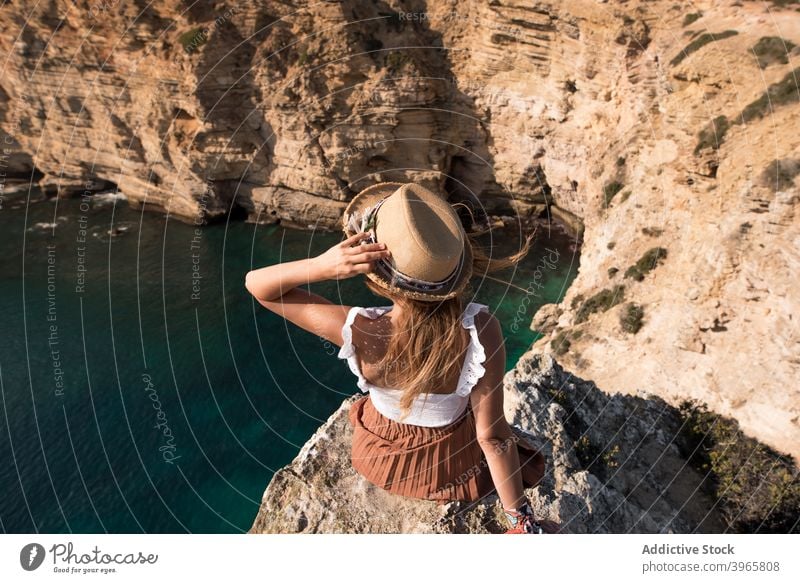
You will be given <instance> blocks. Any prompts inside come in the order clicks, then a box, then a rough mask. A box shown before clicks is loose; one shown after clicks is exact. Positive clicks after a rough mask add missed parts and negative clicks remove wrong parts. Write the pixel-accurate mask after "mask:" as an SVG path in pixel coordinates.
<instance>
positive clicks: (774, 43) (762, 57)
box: [752, 36, 795, 69]
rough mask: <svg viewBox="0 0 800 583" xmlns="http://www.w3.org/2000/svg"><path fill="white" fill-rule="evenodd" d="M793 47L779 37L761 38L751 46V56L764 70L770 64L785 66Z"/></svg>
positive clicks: (792, 44)
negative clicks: (753, 56)
mask: <svg viewBox="0 0 800 583" xmlns="http://www.w3.org/2000/svg"><path fill="white" fill-rule="evenodd" d="M794 47H795V44H794V43H793V42H791V41H788V40H786V39H783V38H781V37H779V36H762V37H761V38H760V39H758V42H757V43H756V44H755V45H753V49H752V51H753V54H754V55H755V56H756V60H757V61H758V66H759V67H761V68H762V69H766V68H767V67H769V66H770V65H772V64H776V63H777V64H779V65H786V64H788V63H789V52H790V51H791V50H792V49H793V48H794Z"/></svg>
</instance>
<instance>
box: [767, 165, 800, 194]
mask: <svg viewBox="0 0 800 583" xmlns="http://www.w3.org/2000/svg"><path fill="white" fill-rule="evenodd" d="M798 174H800V159H797V158H786V159H784V160H773V161H772V162H770V163H769V165H768V166H767V167H766V168H764V171H763V172H762V173H761V176H760V177H759V182H760V184H761V185H762V186H766V187H767V188H771V189H773V190H775V191H777V190H788V189H789V188H791V187H792V185H793V184H794V179H795V176H797V175H798Z"/></svg>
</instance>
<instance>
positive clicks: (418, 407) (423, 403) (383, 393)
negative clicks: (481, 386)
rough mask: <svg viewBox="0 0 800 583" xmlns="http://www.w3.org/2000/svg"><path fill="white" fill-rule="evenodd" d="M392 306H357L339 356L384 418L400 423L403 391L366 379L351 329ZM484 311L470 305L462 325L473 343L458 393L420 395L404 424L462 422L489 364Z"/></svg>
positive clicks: (351, 313)
mask: <svg viewBox="0 0 800 583" xmlns="http://www.w3.org/2000/svg"><path fill="white" fill-rule="evenodd" d="M392 307H393V306H380V307H374V308H373V307H370V308H362V307H359V306H353V307H352V308H350V311H349V312H348V314H347V319H346V320H345V323H344V326H343V327H342V339H343V340H344V343H343V344H342V347H341V349H340V350H339V354H338V355H337V356H338V357H339V358H342V359H347V363H348V364H349V365H350V370H351V371H353V374H355V375H356V376H357V377H358V387H359V388H360V389H361V390H362V391H363V392H365V393H367V392H368V393H369V394H370V398H371V399H372V404H373V406H374V407H375V409H377V410H378V412H379V413H381V414H382V415H383V416H384V417H388V418H389V419H392V420H394V421H400V415H401V412H402V411H401V409H400V398H401V397H402V396H403V390H402V389H386V388H384V387H379V386H376V385H373V384H371V383H370V382H369V381H367V379H365V378H364V375H362V374H361V370H359V368H358V357H357V356H356V352H355V347H354V346H353V331H352V329H351V327H352V325H353V321H354V320H355V318H356V315H357V314H360V315H362V316H366V317H368V318H373V319H375V318H378V317H379V316H381V315H383V314H385V313H386V312H388V311H390V310H391V309H392ZM480 311H483V312H487V313H488V312H489V307H488V306H486V305H484V304H478V303H475V302H470V303H469V305H467V307H466V309H465V310H464V314H463V316H462V318H461V324H462V325H463V326H464V328H466V329H467V330H469V332H470V342H469V346H468V348H467V355H466V358H465V360H464V365H463V367H462V369H461V376H460V377H459V379H458V386H457V387H456V390H455V391H454V392H452V393H445V394H438V393H424V394H421V395H417V397H415V399H414V402H413V403H412V405H411V410H410V411H409V413H408V415H407V416H406V417H405V419H403V420H402V422H403V423H409V424H411V425H421V426H423V427H442V426H444V425H449V424H450V423H452V422H453V421H456V420H458V418H459V417H461V415H462V414H463V413H464V411H465V410H466V408H467V405H468V403H469V394H470V392H471V391H472V388H473V387H474V386H475V385H476V384H477V383H478V380H479V379H480V378H481V377H482V376H483V373H484V372H486V369H485V368H484V367H483V363H484V362H485V361H486V352H485V351H484V349H483V345H481V342H480V340H479V339H478V330H477V328H476V327H475V314H477V313H478V312H480Z"/></svg>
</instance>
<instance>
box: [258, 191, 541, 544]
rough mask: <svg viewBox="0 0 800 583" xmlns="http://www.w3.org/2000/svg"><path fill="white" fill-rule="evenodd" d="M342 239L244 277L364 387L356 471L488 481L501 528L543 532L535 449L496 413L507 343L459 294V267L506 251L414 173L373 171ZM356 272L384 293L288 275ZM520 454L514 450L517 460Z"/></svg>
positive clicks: (446, 495) (445, 484) (410, 485)
mask: <svg viewBox="0 0 800 583" xmlns="http://www.w3.org/2000/svg"><path fill="white" fill-rule="evenodd" d="M343 229H344V233H345V235H346V237H347V238H346V239H345V240H344V241H342V242H341V243H339V244H337V245H334V246H333V247H332V248H330V249H329V250H328V251H326V252H325V253H323V254H321V255H319V256H317V257H313V258H310V259H303V260H299V261H291V262H287V263H282V264H279V265H271V266H267V267H263V268H261V269H256V270H253V271H251V272H249V273H248V274H247V277H246V281H245V285H246V287H247V289H248V290H249V291H250V293H251V294H252V295H253V296H254V297H255V298H256V299H257V300H258V302H259V303H260V304H261V305H263V306H264V307H266V308H267V309H269V310H271V311H273V312H275V313H277V314H279V315H281V316H283V317H284V318H286V319H287V320H290V321H291V322H294V323H295V324H297V325H298V326H300V327H302V328H304V329H306V330H308V331H309V332H312V333H314V334H317V335H319V336H321V337H323V338H325V339H327V340H329V341H330V342H333V343H335V344H336V345H337V346H340V347H341V349H340V351H339V355H338V356H339V358H342V359H346V360H347V362H348V365H349V367H350V369H351V370H352V372H353V373H354V374H355V376H356V377H357V380H358V386H359V388H360V389H361V390H362V391H363V392H365V393H367V395H366V396H364V397H363V398H361V399H360V400H359V401H356V402H355V403H354V404H353V406H352V407H351V410H350V422H351V423H352V425H353V430H354V433H353V443H352V451H351V460H352V464H353V467H354V468H355V469H356V471H358V472H360V473H361V474H362V475H363V476H364V477H365V478H366V479H367V480H369V481H370V482H372V483H374V484H376V485H378V486H380V487H381V488H384V489H386V490H388V491H390V492H393V493H396V494H399V495H404V496H410V497H415V498H423V499H427V500H437V501H439V502H440V503H444V502H448V501H452V500H465V501H473V500H477V499H479V498H481V497H483V496H485V495H486V494H488V493H490V492H493V491H495V490H496V492H497V494H498V496H499V498H500V501H501V503H502V505H503V508H504V511H505V513H506V517H507V518H508V520H509V525H510V526H509V529H508V531H507V532H509V533H537V534H538V533H542V532H543V528H542V526H541V524H540V523H538V522H537V521H536V520H535V518H534V516H533V513H532V511H531V508H530V505H529V504H528V502H527V500H526V498H525V496H524V491H523V487H524V486H533V485H536V484H537V483H538V482H539V481H540V480H541V478H542V476H543V473H544V457H543V456H542V454H541V453H540V452H538V451H533V450H531V449H528V448H527V447H526V446H525V445H524V444H523V443H521V442H520V440H519V439H518V438H517V437H516V436H515V434H514V433H513V432H512V431H511V428H510V427H509V425H508V423H507V421H506V419H505V416H504V413H503V375H504V372H505V359H506V355H505V348H504V345H503V336H502V332H501V328H500V324H499V322H498V320H497V319H496V318H495V317H494V316H493V315H491V314H490V313H489V311H488V308H487V306H485V305H483V304H478V303H475V302H469V303H467V304H466V305H464V301H465V299H464V295H465V288H466V286H467V284H468V282H469V279H470V277H471V276H472V275H473V274H475V273H476V272H478V271H480V270H484V272H485V271H490V270H491V271H493V270H496V269H500V268H505V267H508V266H511V265H514V264H515V263H516V262H517V261H519V260H520V259H521V258H522V257H523V256H524V255H525V254H526V253H527V252H528V249H529V247H530V241H531V237H528V239H527V240H526V241H525V245H524V247H523V249H522V250H521V251H520V252H519V253H517V254H516V255H513V256H511V257H509V258H504V259H490V258H488V257H487V256H486V255H485V254H483V253H482V252H481V251H480V250H479V249H478V248H477V247H473V244H472V241H471V239H470V237H469V236H468V235H467V234H466V232H465V230H464V228H463V226H462V224H461V221H460V219H459V217H458V215H457V214H456V212H455V210H454V209H453V207H452V206H451V205H450V204H449V203H447V202H446V201H444V200H443V199H442V198H440V197H438V196H436V195H435V194H434V193H432V192H431V191H429V190H427V189H426V188H424V187H422V186H420V185H417V184H399V183H381V184H376V185H374V186H371V187H369V188H367V189H365V190H363V191H362V192H361V193H359V194H358V195H357V196H356V197H355V198H354V199H353V200H352V201H351V202H350V204H349V205H348V207H347V209H346V210H345V212H344V216H343ZM362 273H363V274H366V275H367V278H368V279H367V280H366V284H367V287H369V289H370V290H372V291H373V292H374V293H376V294H377V295H379V296H381V297H384V298H386V299H387V300H389V301H391V302H392V305H389V306H385V307H377V308H364V307H360V306H346V305H345V306H342V305H337V304H334V303H332V302H330V301H328V300H327V299H325V298H323V297H321V296H319V295H316V294H313V293H311V292H308V291H306V290H304V289H300V288H299V287H298V286H300V285H303V284H307V283H310V282H316V281H322V280H326V279H334V280H339V279H344V278H348V277H353V276H355V275H358V274H362ZM520 461H522V464H520Z"/></svg>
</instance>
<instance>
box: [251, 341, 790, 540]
mask: <svg viewBox="0 0 800 583" xmlns="http://www.w3.org/2000/svg"><path fill="white" fill-rule="evenodd" d="M504 385H505V395H506V417H507V418H508V419H509V422H511V423H512V424H513V427H514V430H515V433H516V434H517V435H519V436H520V437H521V438H523V439H525V440H526V441H527V442H528V443H529V444H530V445H531V446H533V447H535V448H537V449H539V450H540V451H541V452H542V453H543V454H544V455H545V459H546V471H545V476H544V478H543V479H542V481H541V482H540V483H539V484H538V485H537V486H536V487H534V488H529V489H527V490H526V495H527V496H528V498H529V500H530V501H531V505H532V507H533V508H534V511H535V513H536V515H537V518H539V519H542V520H548V521H551V523H555V524H558V525H560V528H561V532H564V533H662V532H672V533H693V532H709V533H714V532H796V531H797V528H798V527H797V520H796V519H797V512H798V507H799V506H798V504H797V501H798V499H799V497H800V483H798V479H797V468H796V467H794V466H793V465H792V464H791V463H790V462H789V461H788V460H787V459H785V458H783V457H781V456H778V455H777V454H775V453H774V452H771V451H770V450H768V449H767V448H764V447H763V446H761V445H760V444H758V443H757V442H755V441H754V440H751V439H750V438H747V437H745V436H743V435H742V434H741V432H739V431H738V428H737V427H736V425H735V422H734V421H731V420H729V419H724V418H721V417H719V416H715V415H711V416H710V417H709V416H708V415H709V414H707V412H704V411H703V408H702V407H699V408H698V407H696V406H695V405H691V404H689V405H684V406H682V407H673V406H671V405H669V404H667V403H666V402H665V401H664V400H663V399H661V398H659V397H657V396H654V395H648V394H642V395H639V396H631V395H622V394H620V393H616V394H613V395H609V394H606V393H605V392H603V391H601V390H600V389H598V387H597V386H596V385H595V384H594V383H592V382H590V381H584V380H581V379H579V378H577V377H574V376H573V375H571V374H570V373H568V372H566V371H564V370H563V369H562V368H561V366H560V365H559V364H558V363H557V362H556V361H555V360H554V359H553V358H552V357H551V356H549V355H546V354H534V353H532V352H529V353H527V354H526V355H524V356H523V357H522V358H521V359H520V361H519V363H518V364H517V366H516V367H515V368H514V369H512V370H511V371H509V372H508V373H507V374H506V377H505V379H504ZM359 397H360V395H356V396H353V397H351V398H349V399H347V400H345V402H344V403H343V405H342V406H341V408H340V409H339V410H338V411H336V412H335V413H334V414H333V415H332V416H331V417H330V419H329V420H328V421H327V422H326V423H325V424H324V425H323V426H322V427H321V428H320V429H319V430H318V431H317V432H316V433H315V434H314V436H313V437H312V438H311V439H310V440H309V441H308V442H307V443H306V444H305V446H304V447H303V449H302V450H301V451H300V453H299V455H298V456H297V458H296V459H295V460H294V461H293V462H292V463H291V464H290V465H289V466H287V467H285V468H283V469H281V470H279V471H278V472H276V473H275V475H274V476H273V479H272V481H271V483H270V484H269V486H268V487H267V490H266V492H265V493H264V497H263V500H262V504H261V508H260V510H259V512H258V515H257V517H256V519H255V522H254V524H253V527H252V529H251V532H462V533H469V532H484V533H485V532H503V531H504V529H505V525H504V524H503V522H502V518H501V517H502V509H501V506H500V502H499V500H498V499H497V497H496V496H494V495H489V496H487V497H485V498H483V499H482V500H480V501H479V502H476V503H464V502H453V503H450V504H448V505H445V506H439V505H437V504H436V503H435V502H429V501H421V500H415V499H410V498H404V497H401V496H395V495H392V494H389V493H387V492H385V491H384V490H382V489H380V488H378V487H375V486H373V485H372V484H370V483H369V482H367V481H366V480H364V479H363V478H362V477H361V476H360V475H359V474H357V473H356V472H355V471H354V470H353V469H352V467H351V465H350V443H351V438H352V431H351V427H350V423H349V420H348V412H349V408H350V406H351V404H352V403H353V402H354V401H355V400H356V399H358V398H359ZM715 427H717V429H715ZM698 436H700V441H699V442H698ZM723 439H724V440H725V441H722V440H723ZM732 441H733V446H732ZM704 452H705V453H704ZM708 460H710V462H709V461H708Z"/></svg>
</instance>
